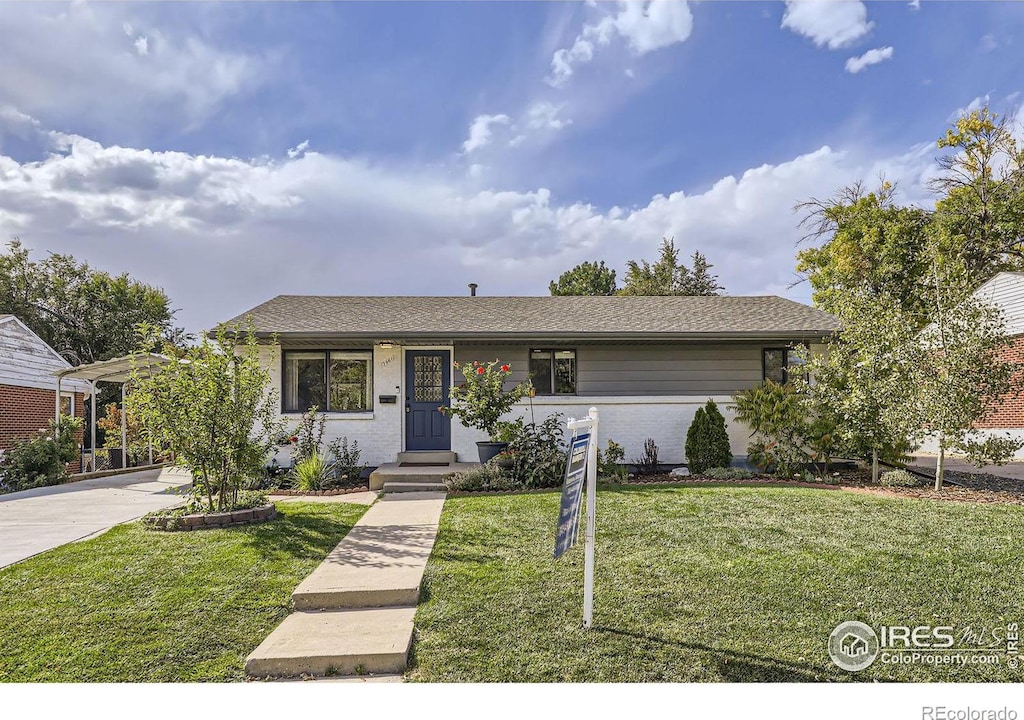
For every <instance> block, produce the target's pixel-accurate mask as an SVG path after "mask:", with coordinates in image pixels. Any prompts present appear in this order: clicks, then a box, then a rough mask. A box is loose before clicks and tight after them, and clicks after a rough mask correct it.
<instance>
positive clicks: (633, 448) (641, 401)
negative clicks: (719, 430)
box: [452, 395, 750, 464]
mask: <svg viewBox="0 0 1024 720" xmlns="http://www.w3.org/2000/svg"><path fill="white" fill-rule="evenodd" d="M709 398H710V399H711V400H714V401H715V403H716V404H717V405H718V409H719V411H721V413H722V415H724V416H725V422H726V425H727V431H728V433H729V441H730V443H731V445H732V452H733V454H734V455H746V454H747V445H748V444H749V441H750V439H749V435H750V432H749V430H748V429H747V428H746V427H744V426H743V425H741V424H739V423H737V422H735V421H734V420H733V417H732V412H731V411H730V410H729V407H728V406H729V405H730V404H731V403H732V398H731V397H729V396H726V395H714V396H708V395H701V396H673V397H660V396H629V397H591V398H586V397H578V396H574V397H535V398H534V399H533V416H534V417H535V418H536V421H537V422H541V421H542V420H544V419H545V418H546V417H548V416H549V415H551V414H552V413H555V412H558V413H561V414H562V416H563V420H564V419H565V418H568V417H576V418H581V417H583V416H585V415H586V414H587V412H588V411H589V410H590V408H591V407H596V408H597V409H598V411H599V412H600V418H601V425H600V437H599V438H598V440H599V442H600V444H601V447H605V446H607V444H608V440H609V439H612V440H614V441H615V442H617V443H619V444H620V445H622V446H623V448H625V451H626V462H632V461H634V460H635V459H637V458H639V457H640V456H641V455H642V454H643V450H644V442H645V441H646V440H647V438H654V442H655V444H656V445H657V446H658V458H659V459H660V460H661V462H663V463H669V464H672V463H682V462H685V461H686V453H685V445H686V431H687V429H688V428H689V427H690V423H691V422H692V421H693V416H694V414H696V412H697V408H699V407H702V406H703V405H704V403H706V402H707V401H708V399H709ZM511 416H523V417H526V418H529V417H530V405H529V403H520V404H519V405H518V406H517V407H516V408H515V409H514V410H513V411H512V414H511ZM478 440H486V437H485V436H484V434H483V433H482V432H479V431H477V430H470V429H467V428H465V427H463V426H462V425H460V424H459V423H458V422H454V423H453V424H452V450H454V451H455V452H456V453H458V455H459V457H460V458H471V459H475V458H476V445H475V444H474V443H476V441H478Z"/></svg>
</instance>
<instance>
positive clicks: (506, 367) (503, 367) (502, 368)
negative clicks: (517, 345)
mask: <svg viewBox="0 0 1024 720" xmlns="http://www.w3.org/2000/svg"><path fill="white" fill-rule="evenodd" d="M509 370H511V368H510V367H509V366H508V365H502V366H501V371H502V372H508V371H509Z"/></svg>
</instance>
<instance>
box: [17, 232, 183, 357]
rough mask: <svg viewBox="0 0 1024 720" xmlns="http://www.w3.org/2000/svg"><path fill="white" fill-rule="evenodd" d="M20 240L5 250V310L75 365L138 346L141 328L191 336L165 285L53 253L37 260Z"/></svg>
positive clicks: (178, 336) (178, 338)
mask: <svg viewBox="0 0 1024 720" xmlns="http://www.w3.org/2000/svg"><path fill="white" fill-rule="evenodd" d="M30 255H31V251H30V250H29V249H28V248H26V247H24V246H23V245H22V244H21V242H20V241H19V240H17V239H15V240H13V241H11V242H10V243H8V245H7V251H6V252H5V253H0V313H11V314H13V315H16V316H18V318H19V319H20V320H21V321H22V322H24V323H25V324H26V325H28V327H29V328H31V329H32V331H33V332H34V333H36V334H37V335H39V337H41V338H42V339H43V340H45V341H46V342H47V343H48V344H49V345H50V346H51V347H52V348H54V349H55V350H56V351H57V352H58V353H60V354H61V355H62V356H63V357H64V358H66V359H67V360H68V361H69V362H70V363H72V364H73V365H80V364H84V363H91V362H96V361H99V360H108V359H110V358H112V357H118V356H120V355H127V354H129V353H131V352H133V351H134V350H136V349H137V347H136V342H137V337H136V333H135V331H136V328H137V327H138V326H139V325H140V324H147V325H152V326H156V327H157V328H159V331H160V332H161V333H162V334H163V335H164V336H165V337H166V338H168V339H174V340H176V341H178V342H182V341H183V340H184V339H186V336H185V335H184V334H183V331H182V330H181V329H180V328H175V327H173V324H172V321H173V316H174V311H173V310H171V307H170V299H169V298H168V297H167V295H166V294H165V293H164V291H163V290H161V289H160V288H157V287H153V286H151V285H146V284H144V283H141V282H138V281H137V280H133V279H132V278H131V277H129V276H128V274H127V273H122V274H121V275H116V276H115V275H111V274H109V273H106V272H103V271H101V270H96V269H94V268H91V267H89V265H88V264H87V263H84V262H78V261H77V260H75V258H74V257H72V256H71V255H59V254H55V253H54V254H51V255H49V256H48V257H47V258H45V259H43V260H39V261H36V260H33V259H32V258H31V256H30Z"/></svg>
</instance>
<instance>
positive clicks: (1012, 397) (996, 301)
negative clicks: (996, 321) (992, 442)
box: [974, 272, 1024, 459]
mask: <svg viewBox="0 0 1024 720" xmlns="http://www.w3.org/2000/svg"><path fill="white" fill-rule="evenodd" d="M974 297H976V298H978V299H979V300H982V301H984V302H987V303H989V304H991V305H994V306H995V307H997V308H998V309H999V310H1000V311H1001V312H1002V314H1003V320H1004V322H1005V323H1006V334H1007V335H1009V336H1010V337H1011V339H1012V344H1011V345H1010V347H1008V348H1007V349H1006V351H1004V357H1005V358H1006V359H1007V360H1010V361H1011V362H1015V363H1024V273H1019V272H1001V273H999V274H997V275H996V276H995V277H993V278H992V279H991V280H989V281H988V282H986V283H985V284H984V285H982V286H981V287H979V288H978V289H977V290H975V291H974ZM1022 380H1024V374H1022V375H1018V376H1017V382H1016V385H1017V387H1016V388H1015V389H1014V390H1012V391H1011V392H1010V393H1008V394H1007V395H1005V396H1003V397H1001V398H999V400H998V401H996V402H994V403H992V410H991V412H989V414H988V415H987V416H986V417H985V418H984V419H983V420H982V421H981V422H979V423H977V424H976V425H975V427H976V428H977V429H978V430H980V431H982V432H984V433H986V434H993V435H994V434H998V435H1004V436H1005V435H1009V436H1011V437H1014V438H1024V393H1022V392H1021V389H1022V388H1021V381H1022ZM1016 457H1017V458H1018V459H1024V449H1022V450H1018V451H1017V454H1016Z"/></svg>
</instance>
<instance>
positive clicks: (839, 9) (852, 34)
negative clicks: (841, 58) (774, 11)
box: [782, 0, 874, 50]
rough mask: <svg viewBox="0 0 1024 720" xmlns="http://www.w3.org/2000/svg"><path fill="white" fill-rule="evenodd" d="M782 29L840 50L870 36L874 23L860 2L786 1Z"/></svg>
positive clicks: (820, 44) (831, 48)
mask: <svg viewBox="0 0 1024 720" xmlns="http://www.w3.org/2000/svg"><path fill="white" fill-rule="evenodd" d="M782 27H783V28H786V29H789V30H792V31H793V32H795V33H798V34H800V35H803V36H804V37H807V38H810V39H811V40H813V41H814V44H815V45H817V46H818V47H822V46H825V45H827V46H828V48H829V49H830V50H837V49H839V48H844V47H848V46H850V45H852V44H853V43H855V42H856V41H857V40H860V39H861V38H862V37H864V36H865V35H867V34H868V33H869V32H870V31H871V28H872V27H874V23H873V22H870V21H869V20H868V9H867V7H866V6H865V5H864V3H863V2H861V1H860V0H786V12H785V14H784V15H783V16H782Z"/></svg>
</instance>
